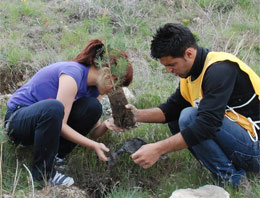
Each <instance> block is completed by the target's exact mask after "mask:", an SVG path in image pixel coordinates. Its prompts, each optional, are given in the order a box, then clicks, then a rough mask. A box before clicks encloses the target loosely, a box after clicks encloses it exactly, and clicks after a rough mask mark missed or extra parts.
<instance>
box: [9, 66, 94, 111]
mask: <svg viewBox="0 0 260 198" xmlns="http://www.w3.org/2000/svg"><path fill="white" fill-rule="evenodd" d="M88 71H89V67H86V66H84V65H82V64H80V63H77V62H72V61H70V62H58V63H54V64H51V65H48V66H46V67H43V68H42V69H40V70H39V71H38V72H37V73H36V74H35V75H34V76H33V77H32V78H31V79H30V80H29V81H28V82H27V83H26V84H25V85H24V86H22V87H21V88H19V89H18V90H16V92H15V93H14V94H13V95H12V97H11V98H10V99H9V100H8V102H7V106H8V108H10V109H15V108H16V107H17V106H18V105H21V106H29V105H31V104H34V103H36V102H38V101H41V100H46V99H56V96H57V93H58V87H59V77H60V75H61V74H67V75H69V76H71V77H72V78H73V79H74V80H75V81H76V83H77V86H78V92H77V95H76V97H75V100H77V99H79V98H81V97H97V96H98V95H99V92H98V90H97V87H95V86H90V87H89V86H87V78H88Z"/></svg>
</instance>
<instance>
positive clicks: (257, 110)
mask: <svg viewBox="0 0 260 198" xmlns="http://www.w3.org/2000/svg"><path fill="white" fill-rule="evenodd" d="M151 55H152V57H153V58H155V59H158V60H159V61H160V63H161V64H162V65H164V66H165V68H166V71H167V72H169V73H172V74H174V75H176V76H179V77H180V84H179V87H178V88H177V89H176V91H175V93H173V94H172V95H171V96H170V97H169V98H168V100H167V101H166V102H165V103H164V104H161V105H160V106H158V107H156V108H151V109H137V108H135V107H134V106H133V105H130V104H129V105H127V106H126V108H128V109H131V110H132V111H133V112H134V115H135V119H136V121H137V122H149V123H168V125H169V128H170V130H171V132H172V134H173V136H171V137H169V138H167V139H165V140H162V141H159V142H156V143H152V144H147V145H144V146H142V147H141V148H140V149H139V150H138V151H137V152H135V153H134V154H133V155H132V159H133V160H134V162H135V163H137V164H139V165H140V166H142V167H144V168H149V167H150V166H152V165H153V164H154V163H155V162H156V161H157V160H158V159H159V157H160V156H161V155H163V154H165V153H168V152H173V151H177V150H181V149H184V148H188V149H189V150H190V151H191V152H192V154H193V155H194V156H195V157H196V158H197V159H199V160H200V161H201V162H202V163H203V165H204V166H205V167H206V168H207V169H208V170H209V171H210V172H211V173H213V175H214V177H215V178H216V179H217V181H218V182H220V183H227V184H231V185H233V186H239V185H240V184H241V181H242V180H243V179H246V171H254V172H259V171H260V141H259V140H258V135H259V127H260V78H259V76H258V75H257V74H256V73H255V72H254V71H253V70H252V69H251V68H250V67H249V66H247V65H246V64H245V63H244V62H242V61H241V60H239V59H238V58H237V57H235V56H233V55H231V54H229V53H224V52H210V51H209V50H208V49H205V48H203V47H200V46H198V45H197V43H196V40H195V38H194V36H193V34H192V33H191V31H190V30H189V29H188V28H186V27H184V26H182V25H180V24H172V23H169V24H165V25H164V26H163V27H161V28H159V29H158V30H157V32H156V34H155V35H154V37H153V40H152V43H151Z"/></svg>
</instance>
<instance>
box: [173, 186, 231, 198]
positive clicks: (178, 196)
mask: <svg viewBox="0 0 260 198" xmlns="http://www.w3.org/2000/svg"><path fill="white" fill-rule="evenodd" d="M184 197H185V198H209V197H210V198H229V197H230V196H229V193H228V192H227V191H225V189H223V188H221V187H219V186H214V185H205V186H202V187H199V188H198V189H191V188H187V189H178V190H175V191H174V192H173V193H172V195H171V197H170V198H184Z"/></svg>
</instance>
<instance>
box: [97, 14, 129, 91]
mask: <svg viewBox="0 0 260 198" xmlns="http://www.w3.org/2000/svg"><path fill="white" fill-rule="evenodd" d="M106 14H107V10H106V9H105V10H104V14H103V17H102V18H101V25H102V26H101V27H102V29H101V32H100V33H101V37H102V41H103V42H104V47H103V48H102V49H100V53H98V55H100V54H102V55H101V56H99V57H98V58H97V65H98V67H99V68H102V67H108V68H110V69H109V70H105V71H107V72H108V73H109V74H111V75H110V76H111V77H113V76H115V77H116V78H117V80H116V81H115V82H114V81H112V82H113V89H116V88H117V86H118V85H120V84H121V83H122V81H123V77H124V76H125V74H126V69H127V67H128V66H129V62H128V61H127V59H126V56H125V55H124V54H123V52H122V51H123V49H125V45H124V43H123V42H122V38H121V37H122V35H121V34H118V35H114V34H113V32H112V28H111V27H110V26H111V24H110V19H109V17H107V16H106Z"/></svg>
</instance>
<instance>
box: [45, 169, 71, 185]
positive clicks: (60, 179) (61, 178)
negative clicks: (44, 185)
mask: <svg viewBox="0 0 260 198" xmlns="http://www.w3.org/2000/svg"><path fill="white" fill-rule="evenodd" d="M49 182H50V183H51V184H52V185H53V186H66V187H69V186H71V185H72V184H74V179H73V178H72V177H69V176H66V175H63V174H62V173H59V172H58V171H56V173H55V175H54V176H53V178H50V180H49Z"/></svg>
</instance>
